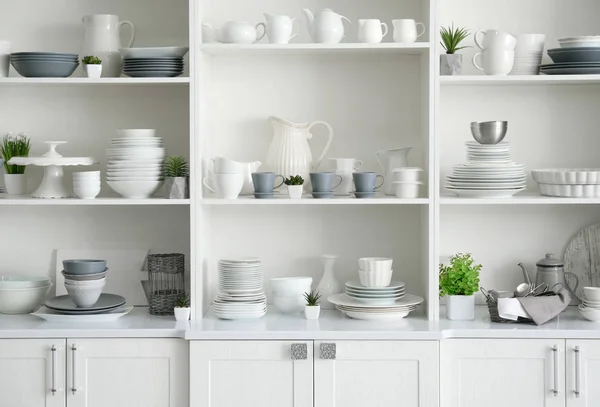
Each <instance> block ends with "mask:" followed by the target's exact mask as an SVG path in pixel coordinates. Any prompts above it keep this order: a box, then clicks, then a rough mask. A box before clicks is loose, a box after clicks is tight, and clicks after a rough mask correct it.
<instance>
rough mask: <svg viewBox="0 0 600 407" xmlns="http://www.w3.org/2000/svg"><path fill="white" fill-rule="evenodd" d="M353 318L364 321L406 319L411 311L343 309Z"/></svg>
mask: <svg viewBox="0 0 600 407" xmlns="http://www.w3.org/2000/svg"><path fill="white" fill-rule="evenodd" d="M342 312H343V313H344V314H346V315H347V316H348V317H350V318H352V319H360V320H363V321H397V320H400V319H404V318H405V317H406V316H407V315H408V314H409V313H410V311H401V312H392V313H387V314H368V313H367V314H365V313H363V312H355V311H342Z"/></svg>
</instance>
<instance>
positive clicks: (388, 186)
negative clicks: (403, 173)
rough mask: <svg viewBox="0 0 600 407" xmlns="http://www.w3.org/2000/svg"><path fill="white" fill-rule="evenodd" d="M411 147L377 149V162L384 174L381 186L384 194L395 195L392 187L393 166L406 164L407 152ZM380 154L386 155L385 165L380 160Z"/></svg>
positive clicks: (398, 166) (404, 165)
mask: <svg viewBox="0 0 600 407" xmlns="http://www.w3.org/2000/svg"><path fill="white" fill-rule="evenodd" d="M411 148H412V147H405V148H393V149H391V150H379V151H378V152H377V153H376V154H375V156H376V157H377V162H378V163H379V166H380V167H381V171H383V175H384V176H385V182H384V183H383V188H384V191H385V194H386V195H396V191H395V189H394V184H393V182H394V177H392V174H393V172H392V171H393V170H394V168H402V167H406V166H407V157H408V152H409V151H410V149H411ZM381 156H384V157H387V165H385V164H384V163H383V162H382V158H381Z"/></svg>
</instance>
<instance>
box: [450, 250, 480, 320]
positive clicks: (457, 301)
mask: <svg viewBox="0 0 600 407" xmlns="http://www.w3.org/2000/svg"><path fill="white" fill-rule="evenodd" d="M479 270H481V264H475V260H473V258H472V257H471V255H470V254H469V253H467V254H462V253H457V254H455V255H454V256H452V257H450V265H449V266H444V265H443V264H440V297H443V296H446V297H447V302H446V316H447V317H448V319H451V320H455V321H470V320H473V319H475V295H474V294H475V293H476V292H477V291H479Z"/></svg>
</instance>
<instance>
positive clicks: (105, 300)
mask: <svg viewBox="0 0 600 407" xmlns="http://www.w3.org/2000/svg"><path fill="white" fill-rule="evenodd" d="M123 304H125V298H123V297H121V296H120V295H116V294H101V295H100V298H98V301H96V304H94V306H93V307H87V308H80V307H78V306H77V305H75V303H74V302H73V300H71V297H69V296H68V295H60V296H58V297H54V298H51V299H49V300H47V301H46V304H45V305H46V307H48V308H51V309H53V310H55V311H70V312H88V313H89V312H90V311H106V310H107V309H114V308H116V307H120V306H121V305H123Z"/></svg>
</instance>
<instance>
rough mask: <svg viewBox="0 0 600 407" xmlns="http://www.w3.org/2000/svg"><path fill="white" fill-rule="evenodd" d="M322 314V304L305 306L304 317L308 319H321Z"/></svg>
mask: <svg viewBox="0 0 600 407" xmlns="http://www.w3.org/2000/svg"><path fill="white" fill-rule="evenodd" d="M319 315H321V306H320V305H305V306H304V318H306V319H319Z"/></svg>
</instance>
